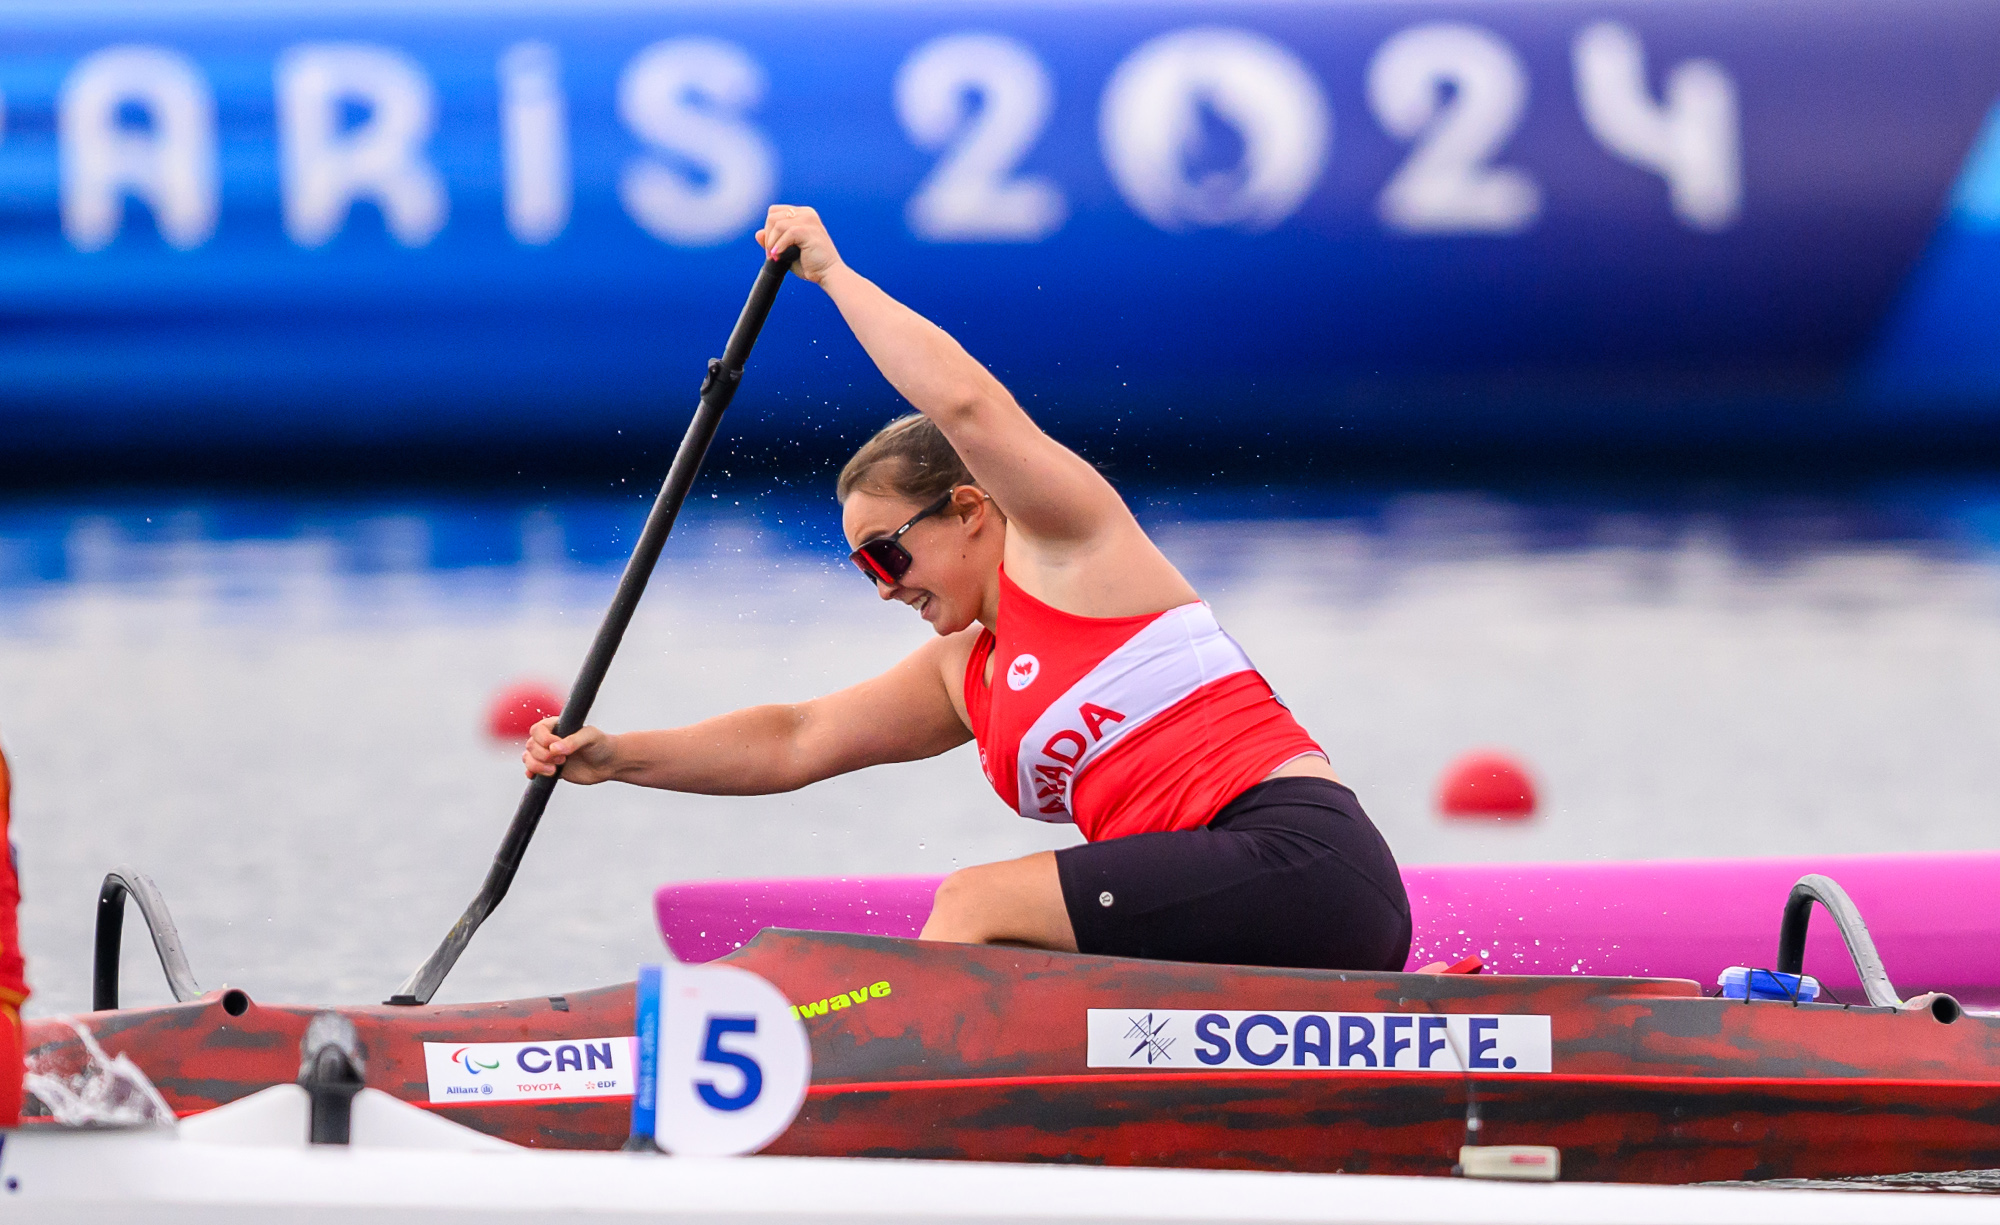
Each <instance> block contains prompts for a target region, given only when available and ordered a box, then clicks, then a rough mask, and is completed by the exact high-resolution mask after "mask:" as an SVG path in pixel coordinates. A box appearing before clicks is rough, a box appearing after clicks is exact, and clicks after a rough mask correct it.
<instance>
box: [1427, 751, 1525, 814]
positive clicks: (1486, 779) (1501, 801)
mask: <svg viewBox="0 0 2000 1225" xmlns="http://www.w3.org/2000/svg"><path fill="white" fill-rule="evenodd" d="M1438 811H1439V812H1442V813H1443V814H1444V815H1445V816H1447V817H1469V818H1479V817H1486V818H1496V819H1499V820H1503V821H1519V820H1521V819H1523V818H1525V817H1532V816H1534V815H1535V782H1534V780H1533V779H1531V778H1529V777H1528V772H1527V770H1526V769H1524V768H1522V766H1521V764H1520V763H1519V762H1517V761H1515V760H1514V759H1513V758H1511V757H1509V756H1507V755H1506V754H1505V753H1491V752H1486V753H1467V754H1466V755H1465V756H1463V757H1461V758H1459V759H1458V760H1457V761H1455V762H1453V763H1452V764H1451V768H1450V769H1448V770H1446V771H1445V772H1444V778H1443V779H1441V780H1440V781H1439V783H1438Z"/></svg>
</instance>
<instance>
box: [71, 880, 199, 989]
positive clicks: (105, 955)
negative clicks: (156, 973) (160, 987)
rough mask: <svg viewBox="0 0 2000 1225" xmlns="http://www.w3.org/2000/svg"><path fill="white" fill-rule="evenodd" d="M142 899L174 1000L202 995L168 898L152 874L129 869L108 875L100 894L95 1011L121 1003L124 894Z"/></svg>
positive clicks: (92, 982) (94, 969)
mask: <svg viewBox="0 0 2000 1225" xmlns="http://www.w3.org/2000/svg"><path fill="white" fill-rule="evenodd" d="M127 895H130V896H131V898H132V900H134V901H136V902H138V903H139V914H140V915H141V916H143V917H144V918H145V920H146V930H147V931H148V932H149V933H150V934H151V935H152V937H153V951H154V952H156V953H158V954H159V955H160V968H161V969H162V970H165V971H166V973H167V988H168V990H170V991H172V992H173V993H174V998H175V999H176V1000H179V1001H181V1002H182V1003H186V1002H187V1001H188V1000H192V999H199V998H200V997H201V987H200V985H199V984H197V983H196V982H195V981H194V973H193V971H191V970H189V969H188V960H187V953H186V952H185V951H184V950H182V948H181V934H180V932H179V930H177V929H176V928H175V927H174V917H173V916H172V915H171V914H168V913H167V902H166V899H165V898H163V897H161V896H160V888H159V886H158V885H155V884H154V883H153V881H152V878H151V877H149V876H146V875H145V874H143V873H141V872H136V871H134V870H133V869H131V868H129V867H119V868H117V869H115V870H113V871H111V872H108V873H106V874H105V877H104V887H103V888H102V889H101V890H99V891H98V894H97V952H96V956H95V958H94V959H93V960H92V962H91V968H90V1007H91V1009H92V1010H93V1011H95V1012H103V1011H106V1010H107V1009H112V1008H116V1007H118V953H119V949H120V946H121V945H122V944H123V943H124V939H125V898H126V897H127Z"/></svg>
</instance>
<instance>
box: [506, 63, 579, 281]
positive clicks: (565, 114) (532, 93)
mask: <svg viewBox="0 0 2000 1225" xmlns="http://www.w3.org/2000/svg"><path fill="white" fill-rule="evenodd" d="M500 159H501V164H502V167H503V169H504V171H505V176H506V177H505V184H504V187H503V191H504V192H505V195H506V209H507V232H508V233H510V234H512V235H513V236H514V237H515V238H516V239H518V240H520V241H521V242H524V243H527V244H529V245H530V246H542V245H543V244H545V243H548V242H551V241H553V240H554V239H555V237H556V235H558V234H560V233H562V232H563V230H564V228H565V227H567V226H568V225H569V210H570V164H569V109H568V104H567V103H566V102H565V100H564V98H563V90H562V76H561V64H560V63H559V61H558V60H557V59H556V52H555V48H553V47H551V46H549V45H548V44H547V43H537V42H525V43H516V44H514V45H513V46H512V47H509V48H508V49H507V53H506V54H505V55H502V56H501V57H500Z"/></svg>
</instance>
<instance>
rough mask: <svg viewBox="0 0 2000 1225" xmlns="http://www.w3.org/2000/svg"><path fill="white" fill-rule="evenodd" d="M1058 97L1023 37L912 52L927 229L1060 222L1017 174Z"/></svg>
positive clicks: (1039, 230) (1037, 185)
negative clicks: (928, 165) (930, 164)
mask: <svg viewBox="0 0 2000 1225" xmlns="http://www.w3.org/2000/svg"><path fill="white" fill-rule="evenodd" d="M1054 105H1055V86H1054V84H1053V83H1052V82H1051V81H1050V79H1049V70H1048V69H1047V68H1046V67H1044V66H1043V64H1042V61H1041V60H1040V59H1039V58H1038V57H1037V56H1036V55H1035V53H1034V52H1033V51H1032V50H1030V49H1029V48H1028V47H1027V46H1026V45H1024V44H1023V43H1021V42H1020V41H1018V40H1016V39H1012V38H1007V37H1004V36H1002V35H999V34H949V35H946V36H945V37H943V38H935V39H932V40H931V41H930V42H927V43H925V44H924V45H923V46H921V47H919V48H917V49H916V50H915V51H913V52H911V53H910V58H909V59H907V60H904V61H903V66H902V67H901V68H900V69H898V70H897V72H896V117H897V118H898V119H900V120H902V123H903V131H905V132H907V133H908V134H909V137H910V139H911V140H912V141H913V142H915V143H916V145H917V147H918V148H920V149H927V150H932V151H940V150H941V151H943V153H944V156H943V157H941V158H939V159H938V163H937V165H936V167H934V168H933V169H932V170H931V172H930V174H929V175H927V176H925V178H924V182H923V185H922V186H921V187H919V188H918V189H917V194H916V195H914V196H912V197H911V198H910V205H909V208H908V210H907V215H908V218H909V223H910V229H911V230H912V231H913V232H914V233H915V234H916V235H917V237H919V238H925V239H929V240H930V241H932V242H1034V241H1036V240H1038V239H1042V238H1046V237H1048V236H1049V235H1050V234H1053V233H1055V232H1056V230H1058V229H1060V228H1061V227H1062V223H1063V220H1064V218H1066V217H1067V216H1068V215H1069V205H1068V202H1067V201H1065V200H1064V199H1063V193H1062V188H1060V187H1058V186H1056V184H1055V182H1054V181H1053V180H1051V179H1049V178H1048V177H1047V176H1045V175H1017V174H1015V167H1016V166H1018V165H1019V164H1020V161H1021V159H1022V158H1023V157H1025V156H1026V155H1027V153H1028V150H1029V149H1031V148H1033V147H1034V144H1035V141H1036V140H1037V139H1038V138H1039V137H1040V136H1041V134H1042V128H1043V127H1044V126H1045V125H1046V124H1047V123H1048V120H1049V111H1050V109H1051V108H1052V107H1053V106H1054ZM1008 679H1009V680H1012V679H1013V678H1012V676H1011V675H1010V676H1009V678H1008ZM1029 679H1031V680H1032V679H1033V677H1032V676H1031V677H1030V678H1029ZM1016 688H1019V686H1016Z"/></svg>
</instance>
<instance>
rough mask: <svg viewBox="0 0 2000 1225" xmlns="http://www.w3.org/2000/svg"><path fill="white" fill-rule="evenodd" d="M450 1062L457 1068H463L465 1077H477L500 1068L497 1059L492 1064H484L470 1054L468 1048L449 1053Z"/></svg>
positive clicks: (460, 1048) (470, 1049)
mask: <svg viewBox="0 0 2000 1225" xmlns="http://www.w3.org/2000/svg"><path fill="white" fill-rule="evenodd" d="M451 1061H452V1062H453V1063H455V1064H457V1065H458V1066H459V1067H461V1068H464V1069H465V1074H466V1075H467V1076H477V1075H479V1074H480V1073H481V1072H491V1071H493V1070H494V1069H496V1068H498V1067H499V1066H500V1061H499V1060H498V1059H495V1060H494V1061H493V1062H492V1063H486V1062H484V1061H483V1060H481V1059H480V1058H479V1057H478V1056H476V1055H474V1054H473V1053H472V1048H471V1047H469V1046H461V1047H459V1048H458V1049H457V1050H455V1051H453V1052H452V1053H451Z"/></svg>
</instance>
